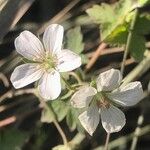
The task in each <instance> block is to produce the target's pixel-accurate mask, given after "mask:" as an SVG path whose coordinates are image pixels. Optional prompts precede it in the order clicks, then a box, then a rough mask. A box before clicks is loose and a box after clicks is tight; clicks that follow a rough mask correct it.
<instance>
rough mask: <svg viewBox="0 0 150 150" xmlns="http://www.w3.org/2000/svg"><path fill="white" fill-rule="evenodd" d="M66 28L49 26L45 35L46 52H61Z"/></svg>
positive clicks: (56, 25)
mask: <svg viewBox="0 0 150 150" xmlns="http://www.w3.org/2000/svg"><path fill="white" fill-rule="evenodd" d="M63 34H64V28H63V26H61V25H58V24H51V25H50V26H48V27H47V28H46V30H45V32H44V35H43V43H44V46H45V49H46V51H49V52H50V53H58V52H60V51H61V46H62V41H63Z"/></svg>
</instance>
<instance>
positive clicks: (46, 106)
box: [39, 97, 68, 145]
mask: <svg viewBox="0 0 150 150" xmlns="http://www.w3.org/2000/svg"><path fill="white" fill-rule="evenodd" d="M39 100H40V102H41V104H42V105H43V107H44V108H45V109H47V110H48V112H49V113H50V115H53V123H54V125H55V127H56V128H57V130H58V132H59V134H60V135H61V137H62V140H63V143H64V145H66V144H67V143H68V141H67V137H66V135H65V133H64V131H63V130H62V128H61V127H60V125H59V123H58V122H57V120H56V117H55V114H54V112H53V111H52V109H51V108H50V107H49V106H48V104H47V103H46V102H45V101H44V100H43V99H42V98H40V97H39Z"/></svg>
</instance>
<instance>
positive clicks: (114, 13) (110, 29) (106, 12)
mask: <svg viewBox="0 0 150 150" xmlns="http://www.w3.org/2000/svg"><path fill="white" fill-rule="evenodd" d="M132 4H133V2H132V1H131V0H121V1H119V2H117V3H115V4H113V5H108V4H105V5H104V4H103V5H94V6H93V7H92V8H90V9H88V10H87V11H86V12H87V13H88V15H89V16H90V17H91V18H93V20H95V22H96V23H98V24H100V30H101V32H100V35H101V41H105V42H107V43H111V44H122V43H124V42H125V39H126V36H127V34H128V25H127V22H126V17H127V15H128V14H129V13H130V12H131V10H132V9H133V8H132ZM104 6H105V7H104ZM106 6H107V7H106ZM102 10H103V11H102Z"/></svg>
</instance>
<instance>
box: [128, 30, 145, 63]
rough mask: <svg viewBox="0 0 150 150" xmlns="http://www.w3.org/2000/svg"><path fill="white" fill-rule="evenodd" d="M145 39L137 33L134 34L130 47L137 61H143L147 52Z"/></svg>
mask: <svg viewBox="0 0 150 150" xmlns="http://www.w3.org/2000/svg"><path fill="white" fill-rule="evenodd" d="M145 42H146V41H145V38H144V37H143V36H140V35H137V34H136V33H133V36H132V39H131V45H130V47H129V51H130V54H131V56H132V57H133V58H134V59H135V60H136V61H141V60H142V59H143V57H144V52H145V50H146V47H145Z"/></svg>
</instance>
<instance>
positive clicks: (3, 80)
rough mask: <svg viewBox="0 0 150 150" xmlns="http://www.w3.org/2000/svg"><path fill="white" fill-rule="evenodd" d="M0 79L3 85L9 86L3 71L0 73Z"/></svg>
mask: <svg viewBox="0 0 150 150" xmlns="http://www.w3.org/2000/svg"><path fill="white" fill-rule="evenodd" d="M0 80H2V82H3V84H4V85H5V87H9V81H8V79H7V77H6V76H5V75H4V74H3V73H0Z"/></svg>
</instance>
